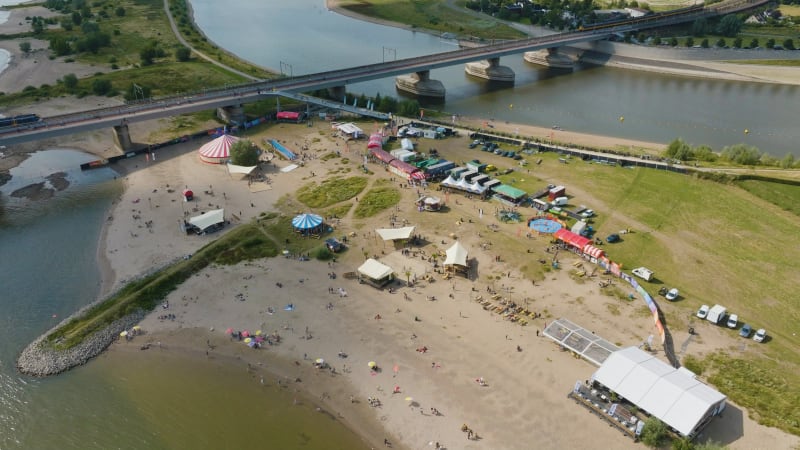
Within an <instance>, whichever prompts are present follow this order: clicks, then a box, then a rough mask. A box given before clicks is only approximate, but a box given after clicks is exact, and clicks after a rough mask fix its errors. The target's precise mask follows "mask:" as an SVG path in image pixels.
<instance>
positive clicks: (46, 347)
mask: <svg viewBox="0 0 800 450" xmlns="http://www.w3.org/2000/svg"><path fill="white" fill-rule="evenodd" d="M146 314H147V313H146V312H145V311H141V310H140V311H137V312H135V313H133V314H129V315H127V316H125V317H123V318H121V319H118V320H116V321H114V322H112V323H111V324H110V325H108V326H106V327H105V328H103V329H102V330H99V331H97V332H95V333H93V334H92V335H91V336H89V337H87V338H86V339H84V340H83V342H81V343H80V344H78V345H76V346H74V347H72V348H69V349H67V350H58V349H55V348H53V347H52V344H51V343H49V342H48V340H47V338H48V336H49V335H50V334H51V333H53V332H54V331H55V330H57V329H58V327H60V326H62V325H64V324H65V323H66V322H67V321H69V320H71V319H72V318H73V317H77V316H78V314H73V315H72V316H70V318H68V319H66V320H65V321H64V322H61V323H60V324H59V325H58V326H57V327H55V328H53V329H51V330H50V331H48V332H47V333H45V334H43V335H42V336H39V337H38V338H37V339H36V340H35V341H33V342H32V343H31V344H30V345H28V346H27V347H26V348H25V349H24V350H23V351H22V353H20V355H19V358H17V368H18V369H19V371H20V372H22V373H24V374H27V375H33V376H35V377H46V376H50V375H56V374H59V373H61V372H65V371H67V370H69V369H71V368H73V367H75V366H80V365H82V364H85V363H86V362H87V361H89V360H90V359H92V358H94V357H95V356H97V355H99V354H100V353H101V352H102V351H103V350H105V349H106V348H107V347H108V346H109V345H111V343H112V342H114V340H115V339H117V338H119V334H120V333H121V332H122V331H123V330H127V329H130V328H131V327H132V326H134V325H136V324H137V323H139V322H140V321H141V320H142V319H143V318H144V317H145V315H146Z"/></svg>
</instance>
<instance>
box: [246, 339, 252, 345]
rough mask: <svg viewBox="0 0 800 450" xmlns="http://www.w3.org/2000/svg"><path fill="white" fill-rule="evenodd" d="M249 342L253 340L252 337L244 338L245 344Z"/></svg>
mask: <svg viewBox="0 0 800 450" xmlns="http://www.w3.org/2000/svg"><path fill="white" fill-rule="evenodd" d="M251 342H253V338H247V339H245V340H244V343H245V344H249V343H251Z"/></svg>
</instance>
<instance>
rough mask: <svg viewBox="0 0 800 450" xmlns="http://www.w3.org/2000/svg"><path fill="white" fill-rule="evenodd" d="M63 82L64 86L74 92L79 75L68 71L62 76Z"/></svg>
mask: <svg viewBox="0 0 800 450" xmlns="http://www.w3.org/2000/svg"><path fill="white" fill-rule="evenodd" d="M61 82H62V83H64V87H65V88H66V89H67V91H69V92H72V91H73V90H74V89H75V88H76V87H78V77H76V76H75V74H74V73H68V74H66V75H64V76H63V77H62V78H61Z"/></svg>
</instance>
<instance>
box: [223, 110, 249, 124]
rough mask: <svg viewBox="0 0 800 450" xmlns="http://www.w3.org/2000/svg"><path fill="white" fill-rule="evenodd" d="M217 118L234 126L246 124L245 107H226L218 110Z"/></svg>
mask: <svg viewBox="0 0 800 450" xmlns="http://www.w3.org/2000/svg"><path fill="white" fill-rule="evenodd" d="M217 117H219V118H220V119H222V120H224V121H225V122H228V123H232V124H234V125H241V124H243V123H244V122H245V116H244V107H243V106H242V105H233V106H225V107H222V108H217Z"/></svg>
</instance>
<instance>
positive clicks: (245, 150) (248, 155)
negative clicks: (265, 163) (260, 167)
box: [231, 139, 259, 167]
mask: <svg viewBox="0 0 800 450" xmlns="http://www.w3.org/2000/svg"><path fill="white" fill-rule="evenodd" d="M258 152H259V151H258V147H256V146H255V145H253V143H252V142H250V141H248V140H246V139H242V140H239V141H236V142H235V143H234V144H233V145H232V146H231V163H233V164H236V165H237V166H248V167H250V166H255V165H257V164H258Z"/></svg>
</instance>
